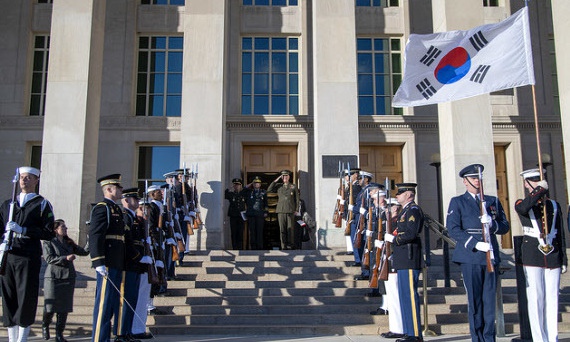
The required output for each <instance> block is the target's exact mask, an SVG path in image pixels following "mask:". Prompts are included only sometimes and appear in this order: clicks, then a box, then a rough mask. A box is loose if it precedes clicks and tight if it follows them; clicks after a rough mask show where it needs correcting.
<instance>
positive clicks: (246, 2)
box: [243, 0, 253, 6]
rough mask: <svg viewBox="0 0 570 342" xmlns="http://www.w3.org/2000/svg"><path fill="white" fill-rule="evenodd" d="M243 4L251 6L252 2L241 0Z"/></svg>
mask: <svg viewBox="0 0 570 342" xmlns="http://www.w3.org/2000/svg"><path fill="white" fill-rule="evenodd" d="M243 4H244V5H245V6H251V5H252V4H253V0H243Z"/></svg>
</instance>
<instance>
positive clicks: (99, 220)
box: [89, 174, 125, 342]
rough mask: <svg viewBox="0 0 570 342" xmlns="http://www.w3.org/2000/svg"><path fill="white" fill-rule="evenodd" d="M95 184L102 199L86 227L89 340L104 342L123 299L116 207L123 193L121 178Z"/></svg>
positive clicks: (120, 231) (122, 245)
mask: <svg viewBox="0 0 570 342" xmlns="http://www.w3.org/2000/svg"><path fill="white" fill-rule="evenodd" d="M97 182H98V183H99V184H100V185H101V190H102V191H103V196H104V197H105V198H104V199H103V201H101V202H99V203H97V204H96V205H95V206H94V207H93V209H92V210H91V220H90V222H91V224H90V225H89V253H90V255H91V263H92V265H93V267H94V268H95V270H96V271H97V288H96V291H95V305H94V307H93V335H92V338H91V340H92V341H98V342H106V341H108V340H109V338H110V335H111V318H112V317H113V315H114V314H116V313H117V312H118V311H119V305H120V299H121V297H123V295H124V293H122V292H121V287H120V286H121V283H122V282H123V271H124V270H125V221H124V220H123V212H122V210H121V207H119V206H118V205H117V203H116V202H117V201H118V200H120V199H121V196H122V192H123V187H122V186H121V175H120V174H112V175H108V176H105V177H101V178H99V179H98V180H97Z"/></svg>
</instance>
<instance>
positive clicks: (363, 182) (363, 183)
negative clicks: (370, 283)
mask: <svg viewBox="0 0 570 342" xmlns="http://www.w3.org/2000/svg"><path fill="white" fill-rule="evenodd" d="M358 173H359V176H358V178H359V179H358V186H355V185H353V186H352V191H353V194H356V199H355V200H354V203H353V205H352V206H351V205H349V206H348V207H349V210H350V211H352V222H351V224H350V237H351V239H352V248H353V250H354V264H353V265H354V266H359V267H362V259H363V257H364V244H360V245H359V243H358V241H359V240H360V241H361V239H362V235H360V236H358V235H359V234H360V233H362V231H361V229H360V227H361V222H360V217H361V215H362V214H363V213H365V212H366V209H365V208H362V210H361V207H362V203H363V202H362V201H363V200H362V197H363V196H364V197H366V196H365V193H366V189H365V188H366V187H367V186H368V184H369V183H370V181H371V180H372V174H371V173H369V172H366V171H359V172H358ZM357 191H358V192H357ZM357 278H358V279H357ZM357 278H355V280H368V278H369V277H366V276H364V275H361V277H357Z"/></svg>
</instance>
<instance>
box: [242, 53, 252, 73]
mask: <svg viewBox="0 0 570 342" xmlns="http://www.w3.org/2000/svg"><path fill="white" fill-rule="evenodd" d="M241 71H242V72H252V70H251V52H244V53H242V54H241Z"/></svg>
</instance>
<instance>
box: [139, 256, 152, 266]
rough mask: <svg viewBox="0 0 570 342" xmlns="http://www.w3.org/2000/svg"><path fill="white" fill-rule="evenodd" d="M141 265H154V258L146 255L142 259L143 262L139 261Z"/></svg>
mask: <svg viewBox="0 0 570 342" xmlns="http://www.w3.org/2000/svg"><path fill="white" fill-rule="evenodd" d="M139 262H140V263H141V264H149V265H150V264H152V258H151V257H149V256H148V255H145V256H143V257H142V258H141V260H140V261H139Z"/></svg>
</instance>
